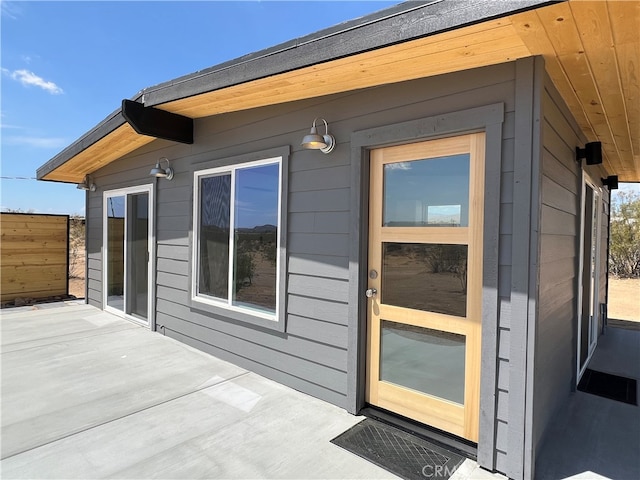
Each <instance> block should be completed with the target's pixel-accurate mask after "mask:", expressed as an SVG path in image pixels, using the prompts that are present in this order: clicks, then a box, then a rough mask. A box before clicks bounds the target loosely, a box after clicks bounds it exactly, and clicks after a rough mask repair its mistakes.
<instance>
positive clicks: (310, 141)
mask: <svg viewBox="0 0 640 480" xmlns="http://www.w3.org/2000/svg"><path fill="white" fill-rule="evenodd" d="M311 130H312V133H309V135H305V136H304V138H303V139H302V148H305V149H307V150H320V149H321V148H326V147H327V144H326V143H324V138H323V137H322V135H318V133H317V132H315V133H314V132H313V130H315V128H312V129H311Z"/></svg>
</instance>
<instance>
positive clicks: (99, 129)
mask: <svg viewBox="0 0 640 480" xmlns="http://www.w3.org/2000/svg"><path fill="white" fill-rule="evenodd" d="M125 123H126V121H125V119H124V117H123V116H122V114H121V112H120V109H118V110H116V111H115V112H113V113H112V114H111V115H109V116H108V117H107V118H105V119H104V120H103V121H102V122H100V123H99V124H98V125H96V126H95V127H93V128H92V129H91V130H89V132H87V133H85V134H84V135H83V136H82V137H80V138H79V139H78V140H76V141H75V142H74V143H72V144H71V145H69V146H68V147H67V148H65V149H64V150H63V151H62V152H60V153H59V154H57V155H56V156H55V157H53V158H52V159H51V160H49V161H48V162H47V163H45V164H44V165H42V166H41V167H40V168H38V170H37V171H36V177H37V178H38V180H44V179H49V178H48V177H49V174H51V173H52V172H53V171H54V170H56V169H57V168H59V167H61V166H62V165H64V164H65V163H66V162H68V161H69V160H71V159H72V158H74V157H76V156H77V155H78V154H80V153H81V152H83V151H85V150H86V149H88V148H90V147H92V146H93V145H95V144H96V143H98V142H100V140H102V139H103V138H105V137H106V136H107V135H109V134H111V133H112V132H113V131H115V130H116V129H118V128H119V127H121V126H122V125H124V124H125Z"/></svg>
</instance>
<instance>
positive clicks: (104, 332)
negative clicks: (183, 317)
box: [0, 323, 144, 355]
mask: <svg viewBox="0 0 640 480" xmlns="http://www.w3.org/2000/svg"><path fill="white" fill-rule="evenodd" d="M134 328H144V327H141V326H140V325H135V324H133V323H132V324H131V325H122V326H121V327H120V328H118V329H113V330H109V331H103V332H97V333H94V334H93V335H82V336H78V337H75V336H74V337H73V338H70V339H69V340H67V341H68V342H72V341H74V340H84V339H86V338H91V337H99V336H101V335H110V334H112V333H120V332H124V331H126V330H133V329H134ZM85 331H86V332H87V333H88V332H90V331H91V330H85ZM70 335H72V334H70V333H64V334H61V335H53V336H51V337H40V338H36V339H33V340H25V341H22V342H15V343H6V344H4V345H2V351H1V352H0V355H5V354H8V353H14V352H24V351H25V350H30V349H32V348H40V347H46V346H49V345H57V344H58V343H62V342H61V341H59V340H56V341H53V342H49V343H43V344H42V345H33V346H32V347H25V348H19V349H16V350H11V351H8V352H5V351H4V349H5V348H6V347H9V346H11V345H20V344H21V343H29V342H36V341H38V340H41V339H46V338H51V339H53V338H59V337H68V336H70Z"/></svg>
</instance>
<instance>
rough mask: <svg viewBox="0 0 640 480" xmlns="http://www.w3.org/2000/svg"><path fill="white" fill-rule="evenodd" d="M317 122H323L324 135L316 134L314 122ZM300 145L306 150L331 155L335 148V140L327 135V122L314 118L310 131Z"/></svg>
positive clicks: (316, 129)
mask: <svg viewBox="0 0 640 480" xmlns="http://www.w3.org/2000/svg"><path fill="white" fill-rule="evenodd" d="M318 120H322V121H323V122H324V135H320V134H319V133H318V128H317V127H316V121H318ZM301 145H302V148H304V149H306V150H320V151H321V152H322V153H331V152H332V151H333V149H334V148H335V146H336V139H335V137H334V136H333V135H330V134H329V125H327V121H326V120H325V119H324V118H320V119H318V118H314V119H313V125H312V126H311V131H310V132H309V134H308V135H305V136H304V138H303V139H302V143H301Z"/></svg>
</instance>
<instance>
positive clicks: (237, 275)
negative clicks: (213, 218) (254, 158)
mask: <svg viewBox="0 0 640 480" xmlns="http://www.w3.org/2000/svg"><path fill="white" fill-rule="evenodd" d="M235 183H236V185H235V187H236V188H235V209H234V210H235V213H234V215H235V238H234V241H235V251H234V258H233V265H234V269H233V275H234V278H233V281H234V282H233V283H234V289H233V305H241V306H244V307H250V308H257V309H259V310H262V311H267V312H270V313H275V311H276V265H277V245H278V227H277V225H278V192H279V190H280V187H279V183H280V165H279V164H272V165H263V166H259V167H255V168H244V169H241V170H237V171H236V182H235Z"/></svg>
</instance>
